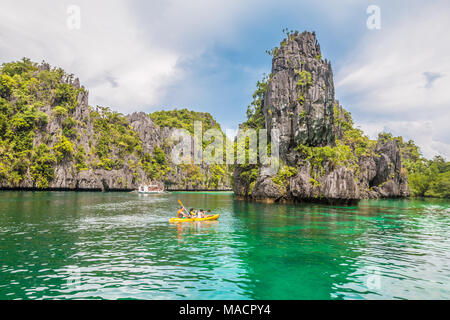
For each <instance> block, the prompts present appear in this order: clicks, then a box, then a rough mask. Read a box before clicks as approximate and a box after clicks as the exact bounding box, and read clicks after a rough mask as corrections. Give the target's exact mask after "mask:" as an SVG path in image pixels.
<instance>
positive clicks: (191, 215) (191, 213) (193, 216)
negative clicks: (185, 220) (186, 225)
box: [189, 208, 197, 218]
mask: <svg viewBox="0 0 450 320" xmlns="http://www.w3.org/2000/svg"><path fill="white" fill-rule="evenodd" d="M196 215H197V211H195V209H194V208H191V209H190V210H189V216H190V217H191V218H195V216H196Z"/></svg>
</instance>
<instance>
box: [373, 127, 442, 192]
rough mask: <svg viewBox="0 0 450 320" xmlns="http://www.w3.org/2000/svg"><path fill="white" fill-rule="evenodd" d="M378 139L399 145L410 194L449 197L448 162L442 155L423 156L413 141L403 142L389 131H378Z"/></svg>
mask: <svg viewBox="0 0 450 320" xmlns="http://www.w3.org/2000/svg"><path fill="white" fill-rule="evenodd" d="M379 138H380V139H383V140H385V141H387V140H395V141H397V142H398V144H399V146H400V155H401V157H402V163H403V164H404V166H405V169H406V170H407V171H408V181H409V188H410V190H411V195H412V196H416V197H435V198H449V197H450V162H449V161H445V159H444V158H443V157H442V156H435V157H434V158H433V159H432V160H428V159H426V158H424V157H423V156H422V154H421V152H420V149H419V147H418V146H417V145H416V144H415V143H414V141H412V140H409V141H407V142H405V141H404V140H403V138H402V137H394V136H393V135H392V134H391V133H385V132H384V133H380V135H379Z"/></svg>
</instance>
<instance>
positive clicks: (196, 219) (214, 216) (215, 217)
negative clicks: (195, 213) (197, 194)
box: [169, 214, 220, 223]
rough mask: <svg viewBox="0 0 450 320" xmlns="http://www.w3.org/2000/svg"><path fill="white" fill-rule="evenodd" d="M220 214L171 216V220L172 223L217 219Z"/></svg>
mask: <svg viewBox="0 0 450 320" xmlns="http://www.w3.org/2000/svg"><path fill="white" fill-rule="evenodd" d="M219 217H220V214H213V215H209V216H207V217H206V218H186V219H183V218H171V219H170V220H169V222H170V223H173V222H196V221H210V220H217V219H219Z"/></svg>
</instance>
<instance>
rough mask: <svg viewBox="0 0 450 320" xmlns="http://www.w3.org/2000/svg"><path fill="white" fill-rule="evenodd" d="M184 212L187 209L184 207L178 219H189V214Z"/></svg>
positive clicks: (178, 214)
mask: <svg viewBox="0 0 450 320" xmlns="http://www.w3.org/2000/svg"><path fill="white" fill-rule="evenodd" d="M184 211H186V209H185V208H184V207H181V208H180V209H179V210H178V211H177V217H178V218H180V219H186V218H189V216H188V214H186V213H184Z"/></svg>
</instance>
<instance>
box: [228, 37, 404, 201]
mask: <svg viewBox="0 0 450 320" xmlns="http://www.w3.org/2000/svg"><path fill="white" fill-rule="evenodd" d="M272 55H273V61H272V73H271V75H270V77H269V79H268V83H267V90H266V92H265V94H264V99H263V103H262V112H263V115H264V118H265V127H266V128H267V129H272V128H276V129H278V130H279V131H280V159H281V165H280V171H279V172H278V174H276V175H270V174H267V172H268V171H267V170H265V168H264V167H263V166H261V165H253V166H243V165H236V168H235V171H234V192H235V194H236V196H238V197H240V198H246V199H252V200H261V201H268V202H273V201H289V200H293V201H318V200H320V201H327V202H347V203H351V202H354V201H358V200H359V199H361V198H378V197H404V196H408V195H409V189H408V181H407V174H406V170H404V169H402V164H401V160H400V150H399V147H398V144H397V142H396V141H394V140H389V141H382V140H380V141H370V140H369V139H368V138H367V137H366V136H364V135H363V134H362V132H361V131H360V130H359V129H355V128H354V127H353V122H352V120H351V117H350V114H349V113H348V112H346V111H345V110H344V109H343V108H342V107H340V106H339V103H338V101H336V100H335V97H334V83H333V73H332V70H331V65H330V62H328V61H326V60H323V59H322V55H321V51H320V46H319V44H318V43H317V40H316V36H315V34H314V33H310V32H303V33H301V34H299V33H297V32H296V33H291V34H288V37H287V38H286V39H284V40H283V41H282V42H281V44H280V47H279V48H275V49H274V50H273V51H272ZM244 125H245V124H244Z"/></svg>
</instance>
